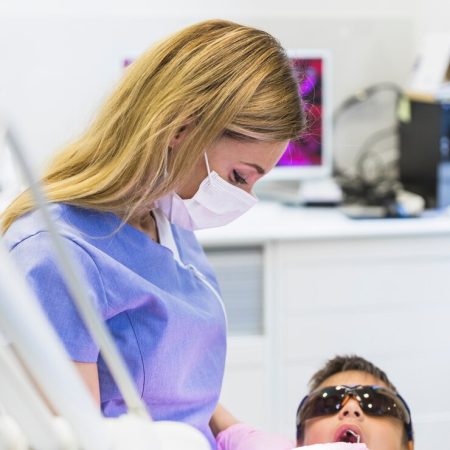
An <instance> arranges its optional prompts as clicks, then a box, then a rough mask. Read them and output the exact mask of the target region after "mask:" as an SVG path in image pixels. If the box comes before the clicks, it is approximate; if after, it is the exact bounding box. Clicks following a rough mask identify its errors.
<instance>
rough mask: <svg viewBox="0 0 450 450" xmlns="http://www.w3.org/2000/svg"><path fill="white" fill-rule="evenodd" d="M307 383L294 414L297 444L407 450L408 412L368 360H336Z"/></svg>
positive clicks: (410, 446) (409, 445)
mask: <svg viewBox="0 0 450 450" xmlns="http://www.w3.org/2000/svg"><path fill="white" fill-rule="evenodd" d="M309 385H310V393H309V395H308V396H306V397H305V398H304V399H303V400H302V402H301V403H300V406H299V407H298V410H297V446H299V447H304V446H308V445H313V444H326V443H335V442H347V443H354V444H356V443H361V444H365V445H366V446H367V448H368V449H369V450H412V449H413V447H414V443H413V430H412V423H411V415H410V411H409V408H408V406H407V404H406V402H405V401H404V400H403V399H402V398H401V396H400V395H399V394H398V392H397V390H396V388H395V387H394V385H393V384H392V383H391V382H390V381H389V379H388V377H387V376H386V374H385V373H384V372H383V371H382V370H380V369H379V368H378V367H376V366H375V365H374V364H372V363H371V362H369V361H367V360H365V359H364V358H361V357H359V356H336V357H335V358H333V359H331V360H329V361H328V362H327V363H326V364H325V366H324V367H323V368H322V369H320V370H319V371H318V372H316V373H315V374H314V375H313V377H312V378H311V380H310V383H309ZM350 447H351V446H350ZM355 447H356V446H355ZM305 450H306V449H305Z"/></svg>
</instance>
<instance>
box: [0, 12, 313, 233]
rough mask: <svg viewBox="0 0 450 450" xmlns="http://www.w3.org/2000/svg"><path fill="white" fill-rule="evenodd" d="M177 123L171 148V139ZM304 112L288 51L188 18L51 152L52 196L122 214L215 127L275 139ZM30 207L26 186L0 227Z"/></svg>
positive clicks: (293, 132) (179, 178)
mask: <svg viewBox="0 0 450 450" xmlns="http://www.w3.org/2000/svg"><path fill="white" fill-rule="evenodd" d="M186 124H191V125H190V127H189V133H186V138H185V139H183V141H182V142H181V144H180V145H179V147H177V151H176V152H173V151H171V149H170V148H169V147H170V141H171V139H172V138H173V137H174V136H175V135H176V134H177V132H178V131H179V130H180V129H182V127H183V126H185V125H186ZM303 127H304V116H303V111H302V108H301V103H300V99H299V94H298V88H297V84H296V81H295V77H294V76H293V73H292V69H291V67H290V65H289V60H288V58H287V56H286V54H285V52H284V50H283V49H282V47H281V46H280V44H279V43H278V41H277V40H276V39H274V38H273V37H272V36H271V35H270V34H268V33H266V32H264V31H261V30H258V29H254V28H251V27H248V26H243V25H239V24H236V23H233V22H229V21H224V20H209V21H205V22H201V23H198V24H195V25H192V26H190V27H188V28H185V29H184V30H181V31H179V32H178V33H175V34H174V35H172V36H170V37H169V38H167V39H165V40H164V41H162V42H160V43H159V44H157V45H156V46H155V47H153V48H151V49H150V50H148V51H147V52H146V53H144V54H143V55H142V56H141V57H140V58H138V59H137V60H136V61H135V62H133V64H131V66H129V68H127V70H126V73H125V75H124V77H123V79H122V80H121V82H120V83H119V85H118V86H117V88H116V89H115V91H114V92H113V93H112V95H111V96H110V97H109V99H108V100H107V101H106V102H105V104H104V105H103V107H102V108H101V110H100V111H99V114H98V116H97V117H96V119H95V120H94V122H93V123H92V124H91V126H90V127H89V128H88V129H87V130H86V131H85V133H84V134H82V135H81V136H80V137H79V138H78V139H77V140H75V141H74V142H73V143H71V144H70V145H68V146H67V147H66V148H65V149H63V151H62V152H60V153H59V154H58V155H57V156H56V157H55V158H54V159H53V161H52V163H51V165H50V167H49V168H48V170H47V171H46V173H45V174H44V176H43V178H42V182H43V185H44V188H45V192H46V194H47V197H48V198H49V200H50V201H51V202H65V203H68V204H72V205H77V206H80V207H85V208H91V209H95V210H98V211H109V212H113V213H115V214H117V215H120V216H121V217H123V218H124V220H127V219H129V218H130V217H131V216H132V215H133V213H134V212H135V211H136V210H137V209H138V208H140V207H141V206H142V205H143V204H151V202H152V201H154V200H156V199H158V198H160V197H161V196H162V195H164V194H166V193H168V192H170V191H173V190H174V189H176V187H177V186H179V185H180V184H182V183H183V182H184V181H185V180H186V179H187V178H188V177H189V176H190V175H191V173H192V171H193V170H194V166H195V164H196V162H197V161H198V158H200V157H201V156H202V155H203V153H204V151H205V149H207V148H208V147H209V146H210V145H212V144H213V143H214V142H215V141H216V140H217V139H219V138H220V137H221V136H223V135H224V134H225V135H230V136H232V137H235V138H236V139H250V140H261V141H270V142H281V141H284V140H287V139H292V138H295V137H297V136H298V134H299V133H300V132H301V131H302V130H303ZM32 209H33V202H32V199H31V196H30V193H29V192H28V191H25V192H24V193H23V194H21V195H20V196H19V197H17V198H16V199H15V200H14V201H13V202H12V203H11V205H10V206H9V207H8V208H7V209H6V210H5V212H4V213H3V214H2V217H1V219H2V224H1V227H2V229H3V232H5V231H6V230H7V229H8V228H9V226H10V225H11V224H12V223H13V222H14V221H15V220H16V219H17V218H18V217H20V216H21V215H23V214H25V213H26V212H28V211H30V210H32Z"/></svg>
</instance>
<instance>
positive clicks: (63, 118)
mask: <svg viewBox="0 0 450 450" xmlns="http://www.w3.org/2000/svg"><path fill="white" fill-rule="evenodd" d="M274 4H276V5H277V8H276V9H275V8H274ZM429 4H433V10H434V12H433V11H429V9H428V6H427V5H429ZM437 11H439V12H437ZM445 12H447V13H450V4H449V2H445V1H444V0H431V2H430V1H428V2H425V1H424V0H421V1H418V0H417V1H415V2H411V1H408V0H379V1H377V2H369V1H361V0H359V1H358V0H340V1H338V2H337V1H335V0H317V1H314V2H311V1H305V0H278V1H277V2H274V1H273V0H270V1H269V0H262V1H243V0H229V1H228V2H226V4H225V2H216V3H215V4H212V2H210V1H207V0H191V1H189V2H185V1H183V0H176V1H172V2H148V1H144V0H132V1H123V0H121V1H119V0H110V1H107V0H96V1H93V0H90V1H89V0H79V1H77V2H73V1H58V0H40V1H32V0H29V1H22V2H20V1H14V0H10V1H6V2H2V3H0V114H3V116H6V117H7V118H8V119H9V120H11V121H13V122H14V123H15V125H16V128H18V130H19V133H20V135H21V138H22V141H24V143H25V144H26V146H27V148H28V149H29V151H30V152H31V153H32V159H33V160H34V161H35V162H37V163H38V164H39V165H42V163H43V162H44V161H45V159H46V158H47V157H48V156H49V155H50V154H51V153H52V152H54V151H55V149H57V148H58V147H60V146H61V145H63V144H64V143H65V142H66V141H67V140H68V139H70V138H71V137H72V136H74V135H76V134H77V133H78V132H79V131H80V130H82V129H83V127H84V126H85V124H86V123H87V122H88V121H89V120H90V118H91V117H92V115H93V113H94V111H95V109H96V107H97V105H98V104H99V102H100V101H101V100H102V99H103V98H104V97H105V95H106V94H107V92H108V91H109V90H110V89H111V87H112V85H113V83H114V82H115V81H116V80H117V79H118V77H119V76H120V73H121V62H122V60H123V58H126V57H129V56H135V55H137V54H139V53H140V52H141V51H142V50H143V49H144V48H146V47H147V46H149V45H151V44H152V43H153V42H154V41H155V40H157V39H159V38H161V37H163V36H164V35H166V34H167V33H169V32H172V31H174V30H176V29H178V28H180V27H183V26H185V25H187V24H189V23H192V22H195V21H198V20H201V19H204V18H208V17H224V18H229V19H233V20H237V21H241V22H245V23H248V24H250V25H254V26H258V27H261V28H265V29H267V30H268V31H270V32H272V33H273V34H274V35H275V36H277V37H278V38H279V39H280V40H281V42H282V43H283V45H284V46H286V47H289V48H296V47H327V48H330V49H331V52H332V54H333V57H334V78H333V90H334V99H335V104H337V103H338V102H339V101H340V100H342V99H343V98H344V97H345V96H346V95H348V94H350V93H352V92H354V91H355V90H356V89H360V88H362V87H364V86H366V85H368V84H370V83H373V82H376V81H384V80H388V81H395V82H397V83H400V84H403V83H404V82H405V80H406V79H407V76H408V73H409V70H410V67H411V64H412V62H413V59H414V51H415V48H416V41H417V36H418V33H421V32H423V31H426V30H427V29H429V28H430V27H431V26H432V24H433V20H434V16H435V15H437V16H438V17H440V19H439V23H440V26H441V27H445V25H446V24H445V23H444V17H446V16H447V17H448V16H450V14H447V15H446V14H445Z"/></svg>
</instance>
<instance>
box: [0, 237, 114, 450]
mask: <svg viewBox="0 0 450 450" xmlns="http://www.w3.org/2000/svg"><path fill="white" fill-rule="evenodd" d="M0 244H1V242H0ZM0 329H1V330H2V331H3V332H4V334H5V336H6V338H7V339H8V340H10V341H11V342H12V343H14V348H15V349H16V351H17V353H18V354H19V356H20V358H21V360H22V361H23V362H24V364H25V365H26V367H27V369H28V370H29V372H30V373H32V375H33V377H34V379H35V380H36V382H37V383H38V385H39V387H40V388H41V390H42V392H43V394H44V395H45V396H46V397H47V398H48V400H49V401H50V403H51V404H52V405H53V406H54V408H55V409H56V410H57V412H58V413H59V414H60V415H61V416H62V417H64V418H65V419H67V421H68V422H69V423H70V424H71V425H72V427H73V430H74V433H75V435H76V437H77V439H78V441H79V442H80V444H81V445H82V447H83V449H86V450H88V449H91V450H108V449H110V448H111V447H110V445H109V442H108V434H107V433H106V431H105V427H104V423H103V421H102V417H101V414H100V411H99V409H98V407H97V405H96V404H95V402H94V400H93V398H92V397H91V396H90V394H89V393H88V391H87V389H86V387H85V385H84V384H83V381H82V380H81V378H80V376H79V375H78V373H77V371H76V368H75V366H74V364H73V363H72V361H71V360H70V359H69V357H68V355H67V353H66V351H65V349H64V347H63V346H62V344H61V343H60V341H59V339H58V336H57V335H56V332H55V331H54V330H53V329H52V327H51V326H50V324H49V323H48V319H47V317H46V316H45V313H44V312H43V311H42V309H41V307H40V305H39V303H38V302H37V300H36V299H35V297H34V296H33V294H32V293H31V291H30V290H29V288H28V286H27V285H26V283H25V280H24V279H23V278H22V277H21V276H20V275H19V273H18V271H17V270H16V268H15V267H14V264H13V263H12V261H10V256H9V254H8V253H7V252H6V250H5V249H4V247H3V245H0Z"/></svg>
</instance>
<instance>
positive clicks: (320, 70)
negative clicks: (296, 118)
mask: <svg viewBox="0 0 450 450" xmlns="http://www.w3.org/2000/svg"><path fill="white" fill-rule="evenodd" d="M288 56H289V58H290V61H291V64H292V68H293V70H294V74H295V76H296V77H297V80H298V83H299V93H300V96H301V98H302V99H303V105H304V110H305V114H306V123H307V129H306V131H305V132H304V133H303V134H302V135H301V136H299V138H298V139H296V140H292V141H291V142H290V143H289V145H288V147H287V149H286V151H285V153H284V154H283V156H282V157H281V159H280V160H279V162H278V164H277V166H276V168H275V169H274V170H273V171H272V172H271V174H270V178H299V177H314V176H321V175H326V174H329V173H330V172H331V160H330V157H331V155H330V129H331V124H330V110H329V108H330V99H329V96H330V90H329V83H330V67H329V64H330V61H329V55H328V53H327V52H326V51H321V50H320V51H319V50H292V51H288Z"/></svg>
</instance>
